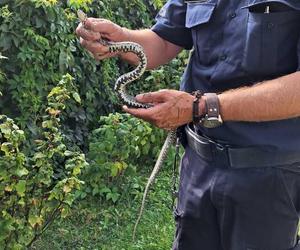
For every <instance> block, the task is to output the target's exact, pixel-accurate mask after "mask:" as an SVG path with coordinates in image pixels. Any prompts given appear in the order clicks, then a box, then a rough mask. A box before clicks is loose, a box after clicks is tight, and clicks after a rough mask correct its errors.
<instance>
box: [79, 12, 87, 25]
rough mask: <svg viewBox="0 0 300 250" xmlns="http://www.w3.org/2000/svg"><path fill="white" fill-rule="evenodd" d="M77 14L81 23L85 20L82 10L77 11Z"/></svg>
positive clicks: (85, 16)
mask: <svg viewBox="0 0 300 250" xmlns="http://www.w3.org/2000/svg"><path fill="white" fill-rule="evenodd" d="M77 16H78V18H79V20H80V22H82V23H83V24H84V23H85V22H86V19H87V15H86V14H85V13H84V12H83V11H82V10H78V11H77Z"/></svg>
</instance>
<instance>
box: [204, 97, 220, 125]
mask: <svg viewBox="0 0 300 250" xmlns="http://www.w3.org/2000/svg"><path fill="white" fill-rule="evenodd" d="M204 96H205V97H206V101H205V102H206V103H205V105H206V114H205V115H204V116H203V117H202V118H201V120H200V124H201V125H202V126H203V127H205V128H216V127H219V126H221V125H222V124H223V120H222V117H221V115H220V105H219V98H218V95H217V94H216V93H205V94H204Z"/></svg>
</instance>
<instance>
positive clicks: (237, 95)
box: [219, 72, 300, 121]
mask: <svg viewBox="0 0 300 250" xmlns="http://www.w3.org/2000/svg"><path fill="white" fill-rule="evenodd" d="M219 100H220V108H221V114H222V117H223V119H224V121H272V120H281V119H287V118H292V117H297V116H300V72H296V73H293V74H290V75H286V76H284V77H280V78H277V79H274V80H270V81H266V82H262V83H259V84H256V85H254V86H251V87H244V88H239V89H234V90H230V91H226V92H224V93H222V94H220V95H219Z"/></svg>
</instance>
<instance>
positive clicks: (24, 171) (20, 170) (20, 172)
mask: <svg viewBox="0 0 300 250" xmlns="http://www.w3.org/2000/svg"><path fill="white" fill-rule="evenodd" d="M28 173H29V171H28V170H27V169H26V168H18V169H17V170H16V175H17V176H19V177H22V176H24V175H28Z"/></svg>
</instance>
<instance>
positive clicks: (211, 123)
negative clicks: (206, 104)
mask: <svg viewBox="0 0 300 250" xmlns="http://www.w3.org/2000/svg"><path fill="white" fill-rule="evenodd" d="M222 123H223V121H222V119H221V116H219V117H209V118H208V117H205V118H203V119H202V121H201V124H202V126H203V127H205V128H216V127H219V126H221V125H222Z"/></svg>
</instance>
